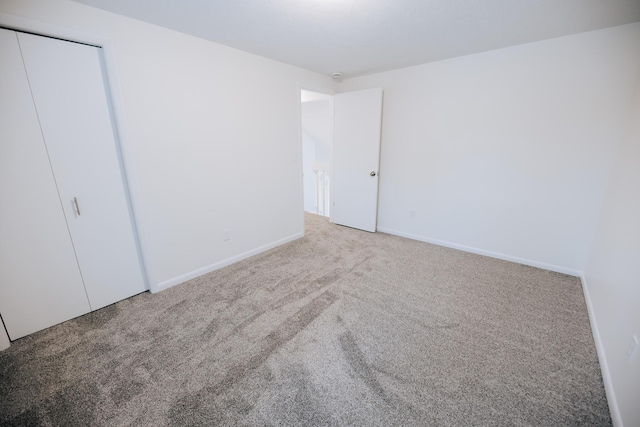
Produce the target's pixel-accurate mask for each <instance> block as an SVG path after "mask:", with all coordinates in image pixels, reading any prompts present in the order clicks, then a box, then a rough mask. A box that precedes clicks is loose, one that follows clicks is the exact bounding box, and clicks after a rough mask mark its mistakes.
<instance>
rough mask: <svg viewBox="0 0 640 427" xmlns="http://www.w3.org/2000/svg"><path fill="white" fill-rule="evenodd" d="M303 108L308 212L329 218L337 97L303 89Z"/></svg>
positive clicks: (304, 169) (305, 198)
mask: <svg viewBox="0 0 640 427" xmlns="http://www.w3.org/2000/svg"><path fill="white" fill-rule="evenodd" d="M300 106H301V107H300V118H301V129H302V176H303V178H302V182H303V194H304V210H305V212H310V213H314V214H316V215H322V216H325V217H329V216H330V215H331V173H330V170H331V163H330V161H331V148H332V143H333V96H331V95H328V94H324V93H319V92H313V91H309V90H301V91H300Z"/></svg>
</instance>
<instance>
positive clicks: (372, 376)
mask: <svg viewBox="0 0 640 427" xmlns="http://www.w3.org/2000/svg"><path fill="white" fill-rule="evenodd" d="M610 424H611V419H610V416H609V410H608V407H607V401H606V398H605V394H604V388H603V384H602V377H601V375H600V368H599V365H598V359H597V357H596V352H595V346H594V342H593V338H592V335H591V330H590V326H589V320H588V316H587V311H586V306H585V301H584V298H583V294H582V290H581V287H580V282H579V279H577V278H575V277H571V276H566V275H562V274H558V273H553V272H549V271H545V270H540V269H537V268H532V267H527V266H523V265H519V264H514V263H509V262H505V261H500V260H496V259H492V258H487V257H483V256H479V255H473V254H469V253H465V252H460V251H456V250H452V249H447V248H443V247H438V246H434V245H430V244H426V243H421V242H416V241H411V240H406V239H402V238H399V237H395V236H391V235H386V234H383V233H375V234H371V233H366V232H362V231H358V230H353V229H349V228H346V227H340V226H336V225H332V224H329V223H328V221H327V219H326V218H323V217H318V216H315V215H310V214H308V215H306V236H305V237H304V238H302V239H299V240H297V241H295V242H292V243H289V244H286V245H284V246H281V247H279V248H276V249H274V250H271V251H269V252H266V253H263V254H261V255H258V256H255V257H252V258H250V259H247V260H245V261H243V262H240V263H237V264H234V265H231V266H229V267H226V268H224V269H221V270H218V271H215V272H212V273H209V274H207V275H205V276H202V277H199V278H197V279H195V280H192V281H190V282H188V283H185V284H182V285H179V286H176V287H174V288H171V289H169V290H166V291H164V292H161V293H159V294H156V295H151V294H148V293H144V294H141V295H138V296H135V297H133V298H130V299H128V300H125V301H121V302H119V303H117V304H114V305H112V306H109V307H106V308H104V309H101V310H98V311H96V312H93V313H90V314H87V315H85V316H82V317H79V318H77V319H74V320H71V321H68V322H65V323H63V324H60V325H57V326H54V327H52V328H49V329H47V330H45V331H41V332H38V333H36V334H33V335H30V336H28V337H25V338H23V339H20V340H17V341H16V342H14V343H12V346H11V347H10V348H9V349H8V350H6V351H4V352H1V353H0V425H2V426H11V425H43V426H127V425H135V426H197V425H203V426H215V425H239V426H242V425H247V426H286V425H305V426H329V425H336V426H338V425H345V426H346V425H353V426H425V425H426V426H438V425H442V426H448V425H452V426H470V425H509V426H518V425H545V426H551V425H557V426H571V425H581V426H582V425H597V426H602V425H610Z"/></svg>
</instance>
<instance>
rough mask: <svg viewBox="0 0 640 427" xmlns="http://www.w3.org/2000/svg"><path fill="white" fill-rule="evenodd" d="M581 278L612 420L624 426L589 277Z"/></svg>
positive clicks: (581, 275)
mask: <svg viewBox="0 0 640 427" xmlns="http://www.w3.org/2000/svg"><path fill="white" fill-rule="evenodd" d="M580 280H581V281H582V292H583V293H584V299H585V301H586V303H587V312H588V313H589V323H590V324H591V333H592V334H593V340H594V341H595V343H596V352H597V353H598V360H599V361H600V370H601V372H602V381H603V382H604V391H605V394H606V396H607V403H608V404H609V411H610V412H611V420H612V421H613V425H614V426H615V427H623V422H622V415H621V414H620V408H619V407H618V400H617V399H616V393H615V390H614V388H613V382H612V381H611V372H610V371H609V365H608V364H607V356H606V355H605V351H604V345H603V344H602V338H601V337H600V329H599V328H598V321H597V320H596V314H595V312H594V311H593V304H592V303H591V296H590V295H589V287H588V286H587V278H586V277H585V276H584V273H582V274H580Z"/></svg>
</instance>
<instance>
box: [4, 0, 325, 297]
mask: <svg viewBox="0 0 640 427" xmlns="http://www.w3.org/2000/svg"><path fill="white" fill-rule="evenodd" d="M0 12H4V13H7V14H12V15H17V16H19V17H25V18H29V19H32V20H39V21H44V22H47V23H51V24H55V25H58V26H62V27H64V28H71V29H74V30H78V31H82V32H86V33H91V34H96V35H100V36H104V37H108V38H110V39H111V40H112V41H113V44H114V45H115V55H116V59H117V65H118V68H119V73H118V74H119V78H120V88H121V93H122V99H123V101H124V103H123V106H122V107H123V109H124V117H125V123H123V125H124V126H125V130H126V134H127V136H128V137H127V139H126V140H125V141H124V142H125V143H126V144H127V147H126V148H127V150H125V152H126V153H127V154H129V156H130V158H129V161H131V162H132V164H133V165H134V169H135V177H133V178H135V182H136V183H137V185H136V189H135V191H134V195H133V197H134V198H135V202H136V204H137V205H138V206H139V207H140V210H139V211H138V215H139V219H140V221H139V223H140V226H141V227H142V228H143V230H144V233H143V241H142V246H143V249H144V252H145V255H146V259H147V264H148V273H149V276H150V279H151V286H152V289H155V290H158V289H161V288H163V287H166V286H170V285H173V284H176V283H179V282H181V281H184V280H186V279H188V278H190V277H193V276H195V275H198V274H201V273H204V272H206V271H207V270H210V269H212V268H215V267H218V266H220V265H222V264H224V263H226V262H228V261H230V260H234V259H238V257H242V256H246V255H247V254H250V253H253V252H255V251H257V250H262V249H265V248H268V247H270V246H272V245H275V244H278V243H282V242H284V241H287V240H289V239H293V238H296V237H299V236H301V235H302V233H303V220H302V210H301V209H300V206H301V205H302V200H301V197H302V179H301V159H300V157H301V155H300V153H301V148H300V139H299V135H300V133H299V126H300V125H299V123H300V117H299V98H300V92H299V87H300V85H306V86H311V87H318V88H326V89H327V90H328V91H330V90H332V87H333V82H332V81H331V79H330V78H329V77H325V76H321V75H319V74H315V73H312V72H308V71H305V70H301V69H298V68H295V67H292V66H288V65H285V64H282V63H279V62H275V61H272V60H268V59H265V58H262V57H258V56H256V55H252V54H249V53H245V52H241V51H238V50H235V49H231V48H228V47H226V46H222V45H219V44H215V43H212V42H208V41H205V40H201V39H198V38H195V37H191V36H187V35H184V34H181V33H178V32H175V31H171V30H167V29H164V28H160V27H157V26H153V25H150V24H146V23H143V22H140V21H136V20H132V19H128V18H124V17H121V16H118V15H115V14H111V13H108V12H105V11H102V10H99V9H94V8H90V7H87V6H84V5H81V4H78V3H73V2H69V1H64V0H46V1H45V0H3V1H2V2H0ZM225 229H228V230H230V235H231V240H230V241H226V242H225V241H223V231H224V230H225Z"/></svg>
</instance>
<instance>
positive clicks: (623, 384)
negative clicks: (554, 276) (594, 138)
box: [583, 73, 640, 427]
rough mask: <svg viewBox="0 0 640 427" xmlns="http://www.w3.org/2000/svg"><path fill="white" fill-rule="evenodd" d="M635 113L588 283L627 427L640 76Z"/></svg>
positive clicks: (632, 368) (638, 233) (636, 283)
mask: <svg viewBox="0 0 640 427" xmlns="http://www.w3.org/2000/svg"><path fill="white" fill-rule="evenodd" d="M631 111H632V112H631V115H630V116H628V121H627V126H626V132H625V135H624V139H623V144H622V145H621V148H620V151H619V153H618V156H617V159H616V162H615V165H614V168H613V173H612V176H611V179H610V181H609V185H608V188H607V192H606V197H605V199H604V204H603V208H602V213H601V215H600V220H599V222H598V226H597V229H596V235H595V239H594V241H593V244H592V247H591V253H590V256H589V262H588V263H587V266H586V268H585V272H584V278H583V281H584V286H585V288H586V291H587V295H588V298H589V300H590V305H591V312H592V317H593V321H592V323H593V324H594V326H596V328H594V329H596V330H595V331H594V332H595V333H594V335H596V341H598V340H600V342H601V344H602V350H601V351H602V353H604V354H601V356H600V357H601V360H606V362H607V368H608V371H609V374H610V380H611V384H610V388H611V390H612V391H613V394H614V395H615V400H616V402H617V407H618V409H619V414H620V419H621V420H622V421H623V423H624V425H625V426H628V427H631V426H639V425H640V405H639V403H640V354H638V355H637V356H636V358H635V360H633V361H632V362H631V361H629V360H628V359H627V357H626V352H627V349H628V348H629V345H630V344H631V339H632V336H633V335H634V334H635V335H636V336H637V337H638V338H639V339H640V73H638V80H637V84H636V87H635V96H634V104H633V108H632V110H631ZM605 379H606V378H605ZM610 397H611V396H610ZM610 406H613V405H611V403H610ZM613 410H614V408H612V412H613Z"/></svg>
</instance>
